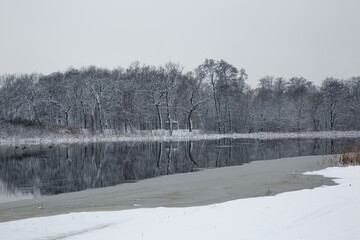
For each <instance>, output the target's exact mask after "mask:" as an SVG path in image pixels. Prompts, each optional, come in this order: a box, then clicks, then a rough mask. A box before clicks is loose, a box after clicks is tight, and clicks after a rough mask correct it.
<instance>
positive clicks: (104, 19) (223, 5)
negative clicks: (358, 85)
mask: <svg viewBox="0 0 360 240" xmlns="http://www.w3.org/2000/svg"><path fill="white" fill-rule="evenodd" d="M359 12H360V1H359V0H181V1H180V0H177V1H171V0H123V1H122V0H31V1H30V0H16V1H15V0H8V1H7V0H0V74H3V73H31V72H39V73H45V74H46V73H51V72H54V71H64V70H66V69H67V68H69V67H70V66H72V67H76V68H77V67H82V66H88V65H96V66H99V67H107V68H110V69H112V68H115V67H117V66H123V67H126V66H128V65H129V64H130V63H131V62H133V61H135V60H139V61H140V62H141V63H145V64H150V65H162V64H164V63H166V62H168V61H173V62H177V63H180V64H181V65H183V66H184V67H185V70H193V69H194V68H195V67H196V66H198V65H199V64H201V63H202V62H203V61H204V59H205V58H214V59H224V60H226V61H228V62H229V63H231V64H233V65H234V66H236V67H238V68H245V70H246V72H247V73H248V74H249V79H248V80H247V83H248V84H250V85H251V86H253V87H255V86H256V85H257V82H258V79H259V78H261V77H263V76H267V75H270V76H275V77H285V78H290V77H293V76H298V77H300V76H302V77H305V78H307V79H308V80H310V81H313V82H314V83H315V84H317V85H319V84H320V83H321V81H322V80H323V79H324V78H325V77H326V76H333V77H338V78H349V77H351V76H355V75H356V76H360V17H359Z"/></svg>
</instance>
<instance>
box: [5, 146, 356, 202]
mask: <svg viewBox="0 0 360 240" xmlns="http://www.w3.org/2000/svg"><path fill="white" fill-rule="evenodd" d="M355 142H356V139H336V140H320V139H302V140H296V139H295V140H292V139H291V140H289V139H285V140H244V139H236V140H234V139H222V140H216V141H188V142H163V143H161V142H152V143H143V142H142V143H97V144H75V145H58V146H26V148H25V147H24V146H19V147H14V146H12V147H4V146H2V147H0V182H3V190H2V192H0V195H3V196H4V195H12V196H13V195H14V196H16V195H19V194H23V195H24V194H25V195H26V196H28V195H29V196H32V195H35V196H38V195H53V194H59V193H64V192H74V191H80V190H84V189H87V188H99V187H106V186H112V185H116V184H119V183H125V182H132V181H136V180H140V179H145V178H152V177H156V176H159V175H167V174H174V173H184V172H191V171H198V170H199V169H202V168H217V167H224V166H233V165H241V164H244V163H247V162H250V161H253V160H266V159H274V158H283V157H291V156H303V155H323V154H330V153H332V152H335V151H339V150H340V149H341V147H342V146H343V145H352V144H354V143H355Z"/></svg>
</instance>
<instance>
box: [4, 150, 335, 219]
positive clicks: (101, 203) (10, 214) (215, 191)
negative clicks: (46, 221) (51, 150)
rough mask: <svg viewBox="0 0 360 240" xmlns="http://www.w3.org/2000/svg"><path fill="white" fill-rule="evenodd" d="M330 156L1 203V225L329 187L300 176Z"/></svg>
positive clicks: (321, 180)
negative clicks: (60, 215)
mask: <svg viewBox="0 0 360 240" xmlns="http://www.w3.org/2000/svg"><path fill="white" fill-rule="evenodd" d="M329 158H330V156H328V157H323V156H306V157H295V158H282V159H276V160H265V161H253V162H250V163H248V164H244V165H241V166H233V167H224V168H218V169H208V170H203V171H199V172H193V173H184V174H175V175H169V176H162V177H157V178H152V179H146V180H142V181H138V182H135V183H127V184H120V185H117V186H113V187H106V188H100V189H91V190H85V191H80V192H73V193H65V194H59V195H54V196H45V197H40V198H34V199H27V200H20V201H15V202H5V203H1V204H0V216H1V217H0V221H1V222H4V221H11V220H18V219H24V218H31V217H40V216H49V215H57V214H63V213H70V212H83V211H103V210H124V209H134V208H149V207H150V208H153V207H189V206H201V205H208V204H214V203H220V202H225V201H230V200H235V199H241V198H251V197H259V196H268V195H276V194H279V193H282V192H288V191H296V190H301V189H312V188H316V187H319V186H321V185H332V184H334V183H333V181H332V180H331V179H330V178H325V177H323V176H319V175H303V174H301V173H303V172H307V171H315V170H320V169H323V168H325V167H327V166H329V163H330V162H329V161H328V159H329Z"/></svg>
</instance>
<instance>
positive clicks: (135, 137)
mask: <svg viewBox="0 0 360 240" xmlns="http://www.w3.org/2000/svg"><path fill="white" fill-rule="evenodd" d="M224 138H230V139H263V140H267V139H306V138H322V139H336V138H360V131H321V132H289V133H274V132H258V133H233V134H217V133H203V132H200V131H193V132H188V131H187V130H175V131H173V134H172V135H171V136H170V134H169V132H168V131H166V130H157V131H140V132H138V133H131V134H111V133H109V134H76V135H74V134H60V133H59V134H55V135H49V136H46V137H45V136H44V137H31V138H21V137H8V138H0V145H27V144H28V145H41V144H45V145H49V144H62V143H68V144H71V143H96V142H149V141H154V142H155V141H157V142H159V141H190V140H194V141H196V140H218V139H224Z"/></svg>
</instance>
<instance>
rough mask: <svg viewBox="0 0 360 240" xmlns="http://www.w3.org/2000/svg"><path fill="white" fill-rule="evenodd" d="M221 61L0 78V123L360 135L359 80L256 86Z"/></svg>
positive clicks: (277, 81) (274, 81)
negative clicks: (191, 67)
mask: <svg viewBox="0 0 360 240" xmlns="http://www.w3.org/2000/svg"><path fill="white" fill-rule="evenodd" d="M246 79H247V74H246V72H245V70H244V69H242V68H237V67H235V66H233V65H232V64H230V63H228V62H226V61H224V60H213V59H206V60H205V61H204V63H202V64H201V65H199V66H198V67H197V68H196V69H195V70H194V71H190V72H184V71H183V68H182V67H181V66H180V65H179V64H175V63H172V62H170V63H167V64H165V65H163V66H160V67H155V66H149V65H142V64H140V63H139V62H135V63H132V64H131V65H130V66H129V67H127V68H121V67H119V68H116V69H113V70H109V69H104V68H98V67H95V66H90V67H85V68H81V69H74V68H70V69H68V70H67V71H64V72H54V73H51V74H48V75H42V74H4V75H1V76H0V86H1V87H0V118H1V121H2V122H12V123H16V122H27V123H32V124H35V125H39V126H43V127H54V126H71V127H73V128H77V129H86V130H87V131H89V132H99V133H102V132H106V131H117V132H134V131H137V130H154V129H164V128H166V129H169V130H170V132H171V131H172V130H173V129H174V128H177V127H179V128H183V129H189V131H192V130H193V129H202V130H204V131H207V132H218V133H232V132H246V133H247V132H259V131H319V130H359V129H360V77H353V78H351V79H347V80H340V79H337V78H331V77H328V78H326V79H324V80H323V82H322V84H321V86H315V85H314V84H313V83H312V82H310V81H308V80H307V79H305V78H302V77H293V78H290V79H288V80H287V79H284V78H274V77H270V76H267V77H264V78H261V79H260V80H259V83H258V87H257V88H255V89H252V88H250V87H249V86H248V85H247V84H246Z"/></svg>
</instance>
